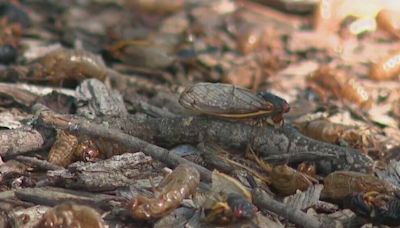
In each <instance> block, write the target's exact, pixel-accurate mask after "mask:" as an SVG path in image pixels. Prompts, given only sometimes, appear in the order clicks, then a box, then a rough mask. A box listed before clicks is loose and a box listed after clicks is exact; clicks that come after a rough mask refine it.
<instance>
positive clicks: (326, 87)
mask: <svg viewBox="0 0 400 228" xmlns="http://www.w3.org/2000/svg"><path fill="white" fill-rule="evenodd" d="M307 81H308V83H309V86H310V87H311V88H313V89H315V91H316V92H322V91H328V93H330V94H328V95H333V96H334V97H336V98H339V99H343V100H345V101H348V102H352V103H355V104H356V105H358V106H359V107H361V108H370V107H371V105H372V100H371V97H370V95H369V94H368V93H367V91H366V90H365V88H364V87H363V86H362V85H361V84H360V82H358V81H357V80H356V79H355V78H352V77H350V76H348V75H346V74H345V73H344V72H342V71H339V70H335V69H333V68H331V67H329V66H322V67H320V68H319V69H317V70H316V71H315V72H314V73H313V74H312V75H311V76H310V77H308V78H307ZM320 95H321V97H322V98H326V97H327V94H320Z"/></svg>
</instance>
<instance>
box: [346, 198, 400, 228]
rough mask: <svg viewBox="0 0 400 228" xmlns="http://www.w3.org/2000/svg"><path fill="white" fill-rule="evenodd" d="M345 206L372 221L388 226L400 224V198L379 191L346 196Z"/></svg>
mask: <svg viewBox="0 0 400 228" xmlns="http://www.w3.org/2000/svg"><path fill="white" fill-rule="evenodd" d="M345 200H346V201H345V202H344V204H345V206H346V207H348V208H350V209H351V210H352V211H353V212H355V213H356V214H357V215H359V216H361V217H364V218H366V219H367V220H369V221H370V222H373V223H377V224H384V225H388V226H398V225H400V200H399V199H398V198H397V197H395V196H392V195H387V194H382V193H379V192H375V191H372V192H366V193H361V192H357V193H353V194H351V196H349V197H346V199H345Z"/></svg>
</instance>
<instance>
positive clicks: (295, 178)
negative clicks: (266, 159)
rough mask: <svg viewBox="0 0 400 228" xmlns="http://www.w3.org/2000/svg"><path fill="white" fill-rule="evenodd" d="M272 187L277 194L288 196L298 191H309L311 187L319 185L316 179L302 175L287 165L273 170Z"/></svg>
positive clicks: (278, 166) (271, 176)
mask: <svg viewBox="0 0 400 228" xmlns="http://www.w3.org/2000/svg"><path fill="white" fill-rule="evenodd" d="M270 178H271V186H272V187H273V188H274V189H276V190H277V193H279V194H281V195H284V196H288V195H292V194H294V193H296V190H297V189H299V190H301V191H304V190H307V188H309V187H310V186H311V185H313V184H316V183H318V181H317V180H316V179H314V178H313V177H311V176H308V175H307V174H304V173H301V172H299V171H297V170H295V169H293V168H291V167H289V166H287V165H277V166H274V167H273V168H272V171H271V174H270Z"/></svg>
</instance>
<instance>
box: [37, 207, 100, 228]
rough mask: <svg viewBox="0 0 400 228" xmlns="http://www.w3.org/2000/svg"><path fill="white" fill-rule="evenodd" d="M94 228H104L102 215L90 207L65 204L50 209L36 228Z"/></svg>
mask: <svg viewBox="0 0 400 228" xmlns="http://www.w3.org/2000/svg"><path fill="white" fill-rule="evenodd" d="M69 227H93V228H104V227H106V226H105V223H104V221H103V219H102V218H101V216H100V214H99V213H98V212H97V211H96V210H94V209H93V208H90V207H88V206H83V205H78V204H74V203H64V204H61V205H58V206H56V207H54V208H52V209H49V210H48V211H47V212H46V213H45V214H44V215H43V217H42V219H41V220H40V221H39V223H38V224H37V225H36V226H35V228H69Z"/></svg>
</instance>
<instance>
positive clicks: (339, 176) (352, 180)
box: [322, 171, 394, 200]
mask: <svg viewBox="0 0 400 228" xmlns="http://www.w3.org/2000/svg"><path fill="white" fill-rule="evenodd" d="M369 191H376V192H380V193H386V194H390V193H393V192H394V188H393V187H392V186H391V185H390V184H389V183H388V182H386V181H384V180H380V179H379V178H377V177H375V176H373V175H369V174H364V173H358V172H351V171H335V172H333V173H331V174H329V175H328V176H327V177H325V179H324V189H323V190H322V194H323V196H324V197H327V198H329V199H333V200H340V199H343V198H344V197H346V196H348V195H350V194H352V193H353V192H369Z"/></svg>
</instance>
